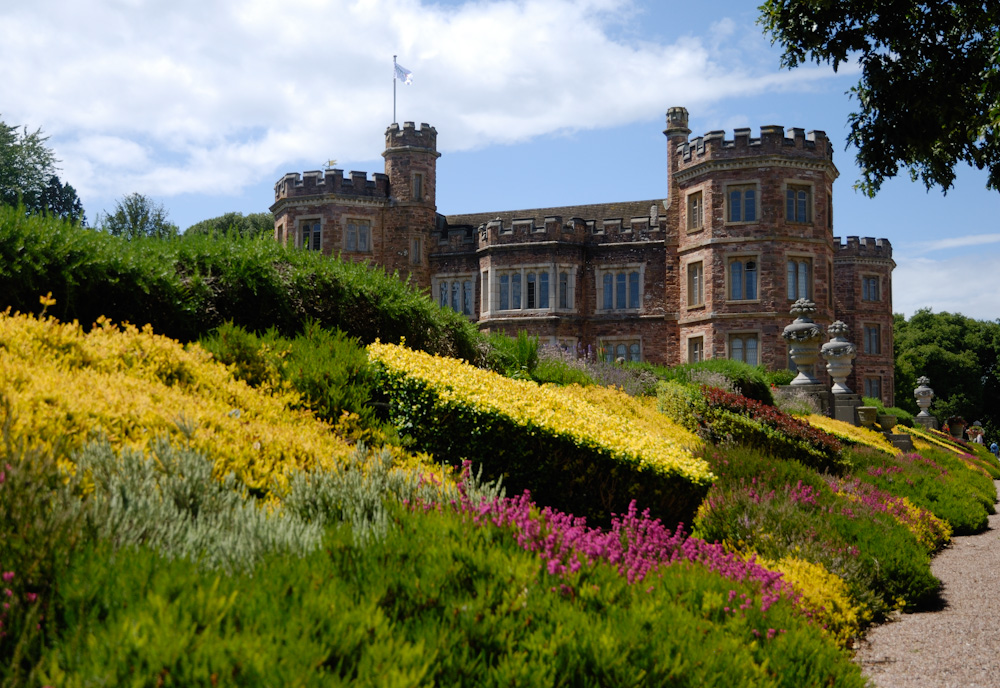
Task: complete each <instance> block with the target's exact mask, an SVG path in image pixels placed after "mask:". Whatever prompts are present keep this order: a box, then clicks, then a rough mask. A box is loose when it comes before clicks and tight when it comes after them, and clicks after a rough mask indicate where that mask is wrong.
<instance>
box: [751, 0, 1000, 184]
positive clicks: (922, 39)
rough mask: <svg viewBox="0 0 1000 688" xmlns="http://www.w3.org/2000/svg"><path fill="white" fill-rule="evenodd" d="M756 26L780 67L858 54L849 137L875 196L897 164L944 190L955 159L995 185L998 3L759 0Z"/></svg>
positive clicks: (834, 61) (999, 123)
mask: <svg viewBox="0 0 1000 688" xmlns="http://www.w3.org/2000/svg"><path fill="white" fill-rule="evenodd" d="M760 10H761V12H762V14H761V17H760V19H759V20H758V21H759V22H760V24H762V25H763V26H764V30H765V32H766V33H768V34H769V35H770V36H771V40H772V42H774V43H778V44H780V45H781V47H782V49H783V50H784V53H783V55H782V58H781V61H782V64H783V65H784V66H786V67H797V66H798V65H800V64H802V63H804V62H806V61H807V60H808V61H814V62H816V63H823V62H826V63H828V64H830V65H832V66H833V68H834V69H835V70H836V69H837V67H838V66H840V65H841V64H844V63H847V62H852V61H854V60H857V61H858V63H859V65H860V67H861V78H860V80H859V81H858V83H857V85H856V86H854V87H852V88H851V90H850V92H851V94H852V95H853V97H854V98H855V99H856V100H857V103H858V111H857V112H854V113H852V114H851V115H850V118H849V121H850V127H851V131H850V134H849V135H848V141H849V142H850V143H851V144H853V145H855V146H857V148H858V155H857V162H858V165H859V166H860V167H861V170H862V175H863V178H862V179H861V180H860V181H859V182H858V183H857V184H856V186H857V187H858V188H860V189H861V190H862V191H863V192H864V193H866V194H867V195H869V196H874V195H875V194H876V193H877V192H878V190H879V188H880V187H881V186H882V182H883V181H884V180H886V179H890V178H892V177H895V176H896V174H897V173H898V172H899V168H900V166H903V167H906V168H908V169H909V172H910V177H911V178H912V179H914V180H917V179H920V180H921V181H923V183H924V184H925V185H926V186H927V188H928V189H930V188H931V187H933V186H940V187H941V188H942V189H943V190H944V191H945V192H947V190H948V189H949V188H951V186H952V184H953V183H954V180H955V165H956V164H957V163H959V162H966V163H968V164H970V165H973V166H975V167H977V168H978V169H987V170H989V180H988V182H987V186H988V187H989V188H991V189H997V190H1000V64H998V63H1000V60H998V59H997V56H998V54H1000V26H998V24H1000V9H998V6H997V3H996V0H986V1H985V2H984V0H948V1H942V0H840V1H839V2H829V0H765V2H764V4H763V5H761V6H760Z"/></svg>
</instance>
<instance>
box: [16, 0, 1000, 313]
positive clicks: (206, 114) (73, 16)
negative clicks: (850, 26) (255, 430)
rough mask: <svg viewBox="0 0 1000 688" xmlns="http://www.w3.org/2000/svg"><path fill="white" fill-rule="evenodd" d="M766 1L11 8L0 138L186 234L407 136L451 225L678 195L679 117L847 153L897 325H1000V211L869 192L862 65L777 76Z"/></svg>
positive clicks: (964, 175)
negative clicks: (428, 148)
mask: <svg viewBox="0 0 1000 688" xmlns="http://www.w3.org/2000/svg"><path fill="white" fill-rule="evenodd" d="M756 18H757V9H756V4H755V3H754V2H737V1H736V0H717V1H712V0H707V1H702V2H699V3H691V2H674V1H673V0H666V1H662V0H661V1H654V0H577V1H575V2H568V1H565V0H520V1H513V0H510V1H506V0H498V1H490V0H480V1H479V2H458V1H450V2H426V1H422V0H353V1H348V0H299V1H298V2H296V3H274V2H270V1H264V0H212V1H211V2H205V1H204V0H198V1H194V0H173V1H172V2H169V3H165V2H161V1H159V0H148V1H147V0H100V1H98V0H75V1H74V2H73V3H66V2H65V1H64V0H35V1H34V2H32V3H5V5H4V6H3V7H2V8H0V119H2V120H3V121H4V122H5V123H7V124H18V125H27V126H28V127H29V128H30V129H32V130H33V129H35V128H38V127H41V128H42V130H43V131H44V132H45V133H46V134H48V135H50V137H51V138H50V140H49V144H50V145H51V146H52V148H53V149H54V150H55V152H56V155H57V157H58V158H59V159H60V160H61V174H60V176H61V177H62V179H63V181H65V182H68V183H70V184H73V185H74V187H76V189H77V191H78V193H79V194H80V196H81V198H82V200H83V202H84V206H85V208H86V211H87V214H88V217H89V218H91V219H93V218H94V217H95V215H96V214H97V213H98V212H100V211H107V210H111V209H113V207H114V203H115V201H116V199H119V198H121V197H123V196H125V195H126V194H128V193H132V192H139V193H143V194H146V195H148V196H150V197H152V198H153V199H154V200H156V201H157V202H160V203H162V204H163V205H164V206H165V208H166V209H167V210H168V212H169V215H170V219H171V220H172V221H173V222H174V223H176V224H177V225H178V226H180V227H181V229H184V228H186V227H188V226H190V225H191V224H193V223H195V222H197V221H199V220H202V219H206V218H209V217H215V216H218V215H221V214H223V213H225V212H229V211H239V212H243V213H251V212H262V211H266V210H267V208H268V206H269V205H270V204H271V202H272V201H273V187H274V183H275V181H277V179H278V178H279V177H280V176H281V175H282V174H284V173H286V172H303V171H305V170H315V169H320V167H321V166H322V165H323V163H324V162H325V161H327V160H328V159H331V158H333V159H336V160H337V166H338V167H340V168H343V169H345V170H348V171H349V170H364V171H366V172H368V173H373V172H381V171H382V169H383V160H382V158H381V156H380V153H381V152H382V150H383V147H384V132H385V128H386V126H387V125H388V124H389V123H391V122H392V85H393V84H392V56H393V55H394V54H396V55H398V60H399V63H400V64H402V65H404V66H405V67H406V68H408V69H410V70H411V71H412V72H413V84H412V85H410V86H403V85H400V86H398V89H397V119H398V120H399V121H400V122H403V121H407V120H412V121H415V122H417V123H420V122H428V123H430V124H432V125H434V126H435V127H436V129H437V131H438V147H439V149H440V150H441V152H442V154H443V155H442V157H441V158H440V159H439V161H438V194H437V203H438V210H439V211H440V212H443V213H445V214H451V213H466V212H478V211H484V212H485V211H491V210H501V209H520V208H532V207H541V206H559V205H574V204H580V203H599V202H606V201H616V200H640V199H649V198H661V197H663V196H664V195H665V193H666V182H667V178H666V141H665V139H664V137H663V134H662V130H663V128H664V125H665V113H666V110H667V108H669V107H671V106H675V105H681V106H684V107H686V108H687V109H688V110H689V112H690V116H691V122H690V124H691V129H692V133H693V135H700V134H703V133H705V132H708V131H711V130H715V129H723V130H725V131H726V132H727V134H729V135H730V136H731V134H732V130H733V129H734V128H735V127H751V128H752V129H753V130H754V131H757V130H758V129H759V127H760V126H762V125H768V124H778V125H783V126H785V127H802V128H804V129H806V130H807V131H809V130H813V129H817V130H823V131H825V132H826V133H827V134H828V135H829V136H830V138H831V139H832V140H833V141H834V144H835V150H836V151H837V154H836V157H835V163H836V164H837V167H838V168H839V170H840V174H841V176H840V179H839V180H838V181H837V183H836V184H835V186H834V205H835V209H834V230H835V234H837V235H839V236H849V235H858V236H874V237H885V238H888V239H889V240H890V241H891V242H892V245H893V249H894V255H895V259H896V262H897V265H898V267H897V269H896V272H895V284H894V290H893V291H894V293H893V306H894V310H895V311H896V312H901V313H904V314H905V315H907V316H909V315H912V313H913V312H914V311H915V310H916V309H918V308H925V307H926V308H931V309H933V310H934V311H936V312H937V311H951V312H960V313H964V314H965V315H968V316H970V317H974V318H979V319H988V320H994V319H997V318H1000V221H998V218H1000V194H998V193H997V192H991V191H988V190H987V189H986V188H985V180H986V177H985V175H984V174H983V173H980V172H978V171H976V170H972V169H963V170H961V171H960V173H959V176H958V180H957V183H956V186H955V188H953V189H952V190H951V191H949V192H948V194H947V195H943V194H942V193H941V192H940V191H939V190H932V191H930V192H928V191H926V190H925V189H924V187H923V186H922V185H920V184H919V183H914V182H911V181H910V180H909V178H908V177H906V176H904V177H903V178H899V179H895V180H893V181H891V182H888V183H887V184H886V185H885V186H884V187H883V190H882V192H881V193H880V194H879V195H878V196H877V197H876V198H875V199H868V198H866V197H864V196H862V195H861V194H859V193H856V192H855V191H854V190H853V188H852V185H853V184H854V182H855V181H857V179H858V177H859V172H858V170H857V168H856V167H855V165H854V153H853V151H851V150H846V149H845V145H846V135H847V129H846V125H847V116H848V114H849V113H850V112H851V106H852V102H851V101H850V99H849V97H848V96H847V95H846V92H847V91H848V89H849V88H850V87H851V85H852V84H853V83H854V82H855V80H856V74H855V73H854V72H853V69H852V68H851V66H849V65H848V66H845V67H842V68H841V70H840V73H839V74H836V73H834V72H833V70H832V69H830V68H828V67H825V66H822V67H820V66H815V65H810V66H807V67H800V68H799V69H796V70H791V71H787V70H781V69H780V66H779V53H778V50H777V49H776V48H774V47H773V46H771V45H770V43H769V41H768V39H767V38H766V37H765V36H764V35H763V34H762V33H761V31H760V28H759V27H758V26H756V24H755V21H756Z"/></svg>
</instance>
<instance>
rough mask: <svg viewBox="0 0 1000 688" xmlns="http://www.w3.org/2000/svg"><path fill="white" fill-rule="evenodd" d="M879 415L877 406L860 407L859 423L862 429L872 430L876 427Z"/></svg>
mask: <svg viewBox="0 0 1000 688" xmlns="http://www.w3.org/2000/svg"><path fill="white" fill-rule="evenodd" d="M877 415H878V407H875V406H859V407H858V422H859V423H861V425H862V427H866V428H870V427H871V426H873V425H875V417H876V416H877Z"/></svg>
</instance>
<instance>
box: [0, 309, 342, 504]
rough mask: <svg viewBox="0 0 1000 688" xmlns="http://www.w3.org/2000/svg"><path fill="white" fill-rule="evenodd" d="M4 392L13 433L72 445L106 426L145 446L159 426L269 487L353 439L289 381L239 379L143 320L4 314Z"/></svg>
mask: <svg viewBox="0 0 1000 688" xmlns="http://www.w3.org/2000/svg"><path fill="white" fill-rule="evenodd" d="M0 397H2V398H5V399H6V400H7V401H8V403H10V405H11V409H12V412H13V413H12V416H13V419H14V427H13V428H12V430H13V432H14V434H15V435H16V436H21V437H30V438H33V441H35V442H38V443H41V444H52V443H54V442H56V441H61V442H64V443H66V444H68V448H69V449H73V448H76V447H79V446H81V445H82V444H83V443H85V442H86V441H88V440H89V439H90V438H92V437H96V436H99V435H103V436H105V437H106V438H107V439H108V440H109V441H110V442H111V444H112V445H113V446H114V447H116V448H121V447H132V448H139V449H142V448H145V446H146V445H147V443H148V442H149V441H150V440H151V439H153V438H155V437H158V436H169V437H170V438H171V439H172V440H174V441H180V442H185V443H189V444H190V446H192V447H193V448H195V449H198V450H199V451H202V452H204V453H205V454H206V455H207V456H210V457H211V458H212V459H213V460H214V461H215V463H216V471H217V473H219V474H224V473H226V472H230V471H232V472H234V473H235V474H236V475H237V476H238V477H239V478H240V479H241V480H242V481H244V482H245V483H246V484H247V485H249V486H250V487H253V488H258V489H264V490H266V489H267V488H268V487H269V486H270V485H271V481H272V479H277V480H278V482H279V483H280V482H281V481H282V480H283V477H284V476H285V475H286V474H287V473H288V472H289V471H291V470H292V469H294V468H299V469H309V468H312V467H316V466H331V465H334V463H336V462H338V461H339V460H341V459H342V458H343V457H346V456H347V455H348V453H349V452H350V451H351V450H352V447H351V446H350V445H349V444H348V443H346V442H345V441H343V440H342V439H339V438H338V437H337V436H336V435H335V434H333V433H332V432H331V431H330V427H329V426H328V425H326V424H324V423H323V422H321V421H319V420H317V419H316V418H315V417H314V416H312V415H311V414H310V413H308V412H306V411H301V410H295V409H293V408H292V406H293V405H294V404H295V403H296V402H298V401H299V400H298V397H297V396H296V395H295V393H293V392H291V391H289V390H287V389H286V390H272V392H271V393H263V392H260V391H258V390H255V389H253V388H251V387H249V386H247V385H246V384H245V383H244V382H242V381H238V380H235V379H234V378H233V377H232V376H231V375H230V373H229V371H228V370H227V368H226V367H225V366H222V365H221V364H219V363H217V362H215V361H214V360H213V359H212V357H211V355H210V354H208V353H207V352H205V351H204V350H203V349H202V348H201V347H199V346H197V345H190V346H189V347H187V348H185V347H183V346H182V345H181V344H180V343H178V342H176V341H174V340H171V339H168V338H166V337H162V336H159V335H156V334H154V333H153V332H152V329H151V328H150V327H148V326H147V327H144V328H142V329H138V328H136V327H134V326H132V325H124V326H122V327H117V326H115V325H113V324H112V323H110V322H109V321H108V320H106V319H102V320H100V321H99V322H98V323H97V324H96V325H95V327H94V328H93V329H92V330H91V331H90V332H88V333H84V332H83V329H82V328H81V327H80V326H79V324H78V323H75V322H74V323H61V322H58V321H56V320H55V319H53V318H51V317H49V318H41V319H39V318H34V317H31V316H26V315H20V314H14V315H12V314H11V313H10V311H9V310H8V311H7V312H3V313H0Z"/></svg>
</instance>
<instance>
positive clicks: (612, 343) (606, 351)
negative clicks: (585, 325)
mask: <svg viewBox="0 0 1000 688" xmlns="http://www.w3.org/2000/svg"><path fill="white" fill-rule="evenodd" d="M597 352H598V358H600V359H601V360H602V361H605V362H607V363H614V362H615V361H617V360H618V359H622V360H625V361H631V362H633V363H638V362H639V361H641V360H642V342H640V341H639V340H638V339H617V338H615V339H604V338H602V339H599V340H598V342H597Z"/></svg>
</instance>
